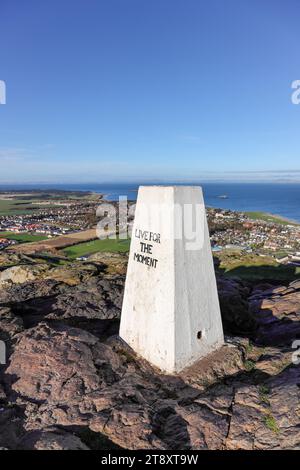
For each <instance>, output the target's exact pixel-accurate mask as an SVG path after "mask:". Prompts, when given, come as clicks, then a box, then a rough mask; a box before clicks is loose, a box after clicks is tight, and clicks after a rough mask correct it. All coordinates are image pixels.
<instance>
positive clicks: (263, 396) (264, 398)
mask: <svg viewBox="0 0 300 470" xmlns="http://www.w3.org/2000/svg"><path fill="white" fill-rule="evenodd" d="M258 391H259V399H260V401H261V402H262V403H264V404H265V405H267V406H270V401H269V397H268V395H269V394H270V389H269V387H268V386H267V385H260V386H259V388H258Z"/></svg>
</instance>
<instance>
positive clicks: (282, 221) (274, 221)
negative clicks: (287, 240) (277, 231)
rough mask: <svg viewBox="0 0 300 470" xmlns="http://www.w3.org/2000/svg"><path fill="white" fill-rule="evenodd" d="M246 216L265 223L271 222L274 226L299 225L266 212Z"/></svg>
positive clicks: (248, 213)
mask: <svg viewBox="0 0 300 470" xmlns="http://www.w3.org/2000/svg"><path fill="white" fill-rule="evenodd" d="M245 214H246V215H247V216H248V217H249V219H251V220H263V221H264V222H270V223H272V224H280V225H299V224H297V222H293V221H289V220H286V219H284V217H280V216H276V215H272V214H268V213H266V212H259V211H256V212H255V211H254V212H245Z"/></svg>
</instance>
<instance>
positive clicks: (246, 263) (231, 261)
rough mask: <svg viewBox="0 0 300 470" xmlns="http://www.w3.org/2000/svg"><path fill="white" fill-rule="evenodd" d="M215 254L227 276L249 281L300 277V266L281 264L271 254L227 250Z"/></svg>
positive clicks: (291, 279) (287, 279)
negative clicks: (262, 254) (244, 253)
mask: <svg viewBox="0 0 300 470" xmlns="http://www.w3.org/2000/svg"><path fill="white" fill-rule="evenodd" d="M214 256H215V257H216V258H218V259H219V262H220V264H219V266H218V268H217V269H218V271H220V272H221V273H223V274H225V275H226V276H227V277H238V278H240V279H244V280H247V281H254V280H255V281H264V280H266V281H293V280H295V279H299V278H300V267H297V266H291V265H283V264H280V263H278V262H277V261H276V260H275V259H274V258H271V257H269V256H264V257H263V256H257V255H253V254H247V255H241V254H237V253H233V252H230V251H225V250H224V251H223V252H221V253H217V254H215V255H214Z"/></svg>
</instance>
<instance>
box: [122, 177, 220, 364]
mask: <svg viewBox="0 0 300 470" xmlns="http://www.w3.org/2000/svg"><path fill="white" fill-rule="evenodd" d="M120 336H121V338H122V339H123V340H125V341H126V342H127V343H128V344H129V346H131V348H132V349H133V350H134V351H135V352H136V353H137V354H139V355H140V356H142V357H143V358H145V359H147V360H148V361H149V362H150V363H152V364H153V365H155V366H157V367H159V368H160V369H161V370H162V371H164V372H167V373H177V372H179V371H181V370H182V369H183V368H185V367H186V366H189V365H191V364H192V363H194V362H195V361H196V360H198V359H200V358H202V357H204V356H206V355H207V354H209V353H210V352H211V351H213V350H214V349H216V348H218V347H220V346H221V345H222V344H223V329H222V321H221V315H220V307H219V300H218V294H217V287H216V279H215V273H214V266H213V259H212V252H211V246H210V239H209V233H208V227H207V220H206V214H205V207H204V202H203V195H202V189H201V188H200V187H199V186H141V187H140V188H139V192H138V198H137V205H136V211H135V219H134V224H133V230H132V238H131V246H130V254H129V262H128V269H127V277H126V285H125V293H124V300H123V307H122V315H121V325H120Z"/></svg>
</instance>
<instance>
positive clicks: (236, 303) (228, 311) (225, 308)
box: [217, 276, 256, 334]
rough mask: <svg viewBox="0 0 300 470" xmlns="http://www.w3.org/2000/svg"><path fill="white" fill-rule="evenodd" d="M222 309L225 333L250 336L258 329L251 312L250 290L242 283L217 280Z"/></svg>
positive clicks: (231, 280) (222, 278) (222, 279)
mask: <svg viewBox="0 0 300 470" xmlns="http://www.w3.org/2000/svg"><path fill="white" fill-rule="evenodd" d="M217 286H218V293H219V301H220V308H221V314H222V321H223V327H224V329H225V331H228V332H230V333H234V334H249V333H252V332H253V331H254V330H255V329H256V321H255V317H254V316H253V314H252V313H251V311H250V310H249V305H248V297H249V293H250V288H249V287H247V286H245V285H244V284H243V283H242V282H241V281H238V280H233V279H227V278H225V277H221V276H219V277H218V278H217Z"/></svg>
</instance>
